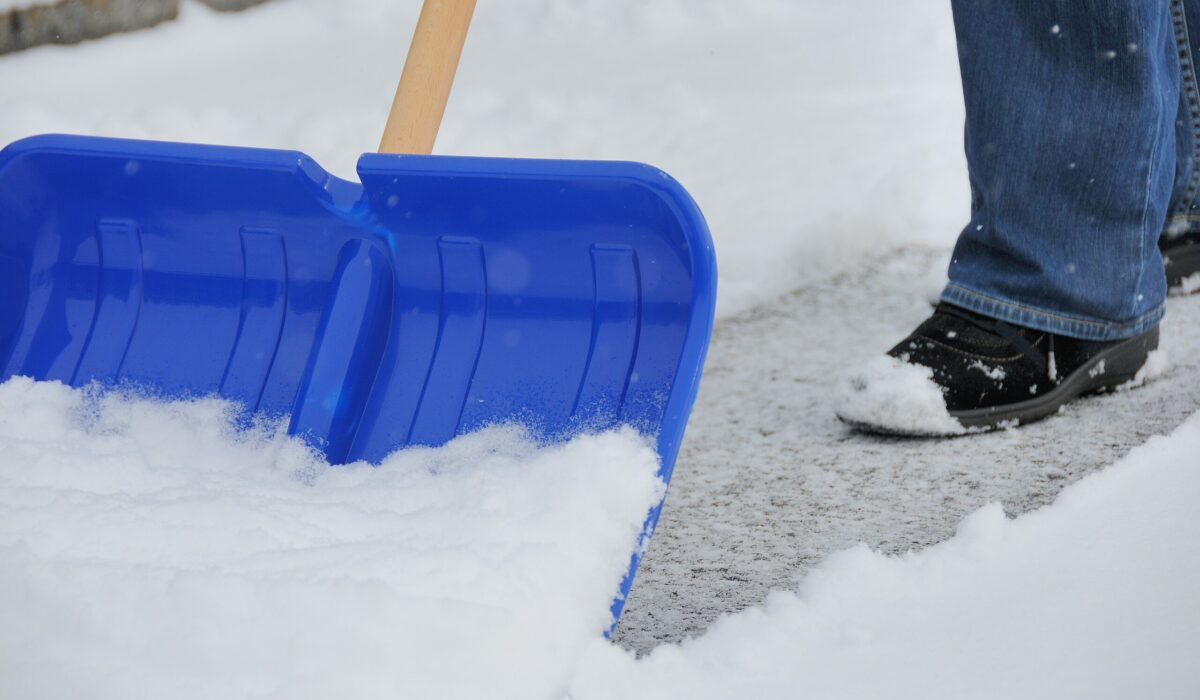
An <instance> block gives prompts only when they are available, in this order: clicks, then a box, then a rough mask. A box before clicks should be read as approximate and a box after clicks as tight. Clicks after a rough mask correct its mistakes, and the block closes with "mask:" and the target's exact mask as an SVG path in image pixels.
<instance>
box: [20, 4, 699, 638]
mask: <svg viewBox="0 0 1200 700" xmlns="http://www.w3.org/2000/svg"><path fill="white" fill-rule="evenodd" d="M473 6H474V0H431V1H429V2H426V3H425V6H424V8H423V9H422V12H421V18H420V20H419V23H418V27H417V31H416V34H415V36H414V39H413V45H412V48H411V49H410V53H409V58H408V61H407V62H406V64H405V70H404V74H403V77H402V78H401V82H400V87H399V89H398V91H397V95H396V103H395V104H394V105H393V109H392V114H391V117H390V118H389V122H388V128H387V130H386V132H385V136H384V142H383V145H382V146H381V150H382V151H384V152H386V153H388V154H365V155H363V156H362V157H361V158H360V160H359V162H358V176H359V179H360V181H361V184H360V183H355V182H349V181H345V180H341V179H338V178H336V177H334V176H332V175H330V174H329V173H327V172H325V171H324V170H322V169H321V167H320V166H318V165H317V164H316V163H315V162H314V161H313V160H311V159H310V158H309V157H308V156H305V155H303V154H301V153H298V152H295V151H274V150H259V149H248V148H229V147H224V146H201V145H191V144H178V143H155V142H140V141H125V140H115V139H102V138H88V137H80V136H36V137H33V138H29V139H25V140H22V141H18V142H16V143H13V144H11V145H10V146H8V147H7V148H5V149H4V150H3V151H0V380H4V379H8V378H10V377H13V376H17V375H22V376H29V377H33V378H35V379H41V380H56V381H60V382H63V383H65V384H69V385H71V386H76V387H78V386H84V385H87V384H90V383H92V382H99V383H100V384H102V385H118V384H119V385H126V386H129V385H132V386H137V387H141V388H142V389H144V390H148V391H152V392H155V393H156V394H158V395H161V396H167V397H188V396H202V395H218V396H221V397H225V398H228V399H231V400H234V401H237V402H240V403H241V404H242V405H244V406H245V407H246V408H247V409H248V410H250V411H252V412H256V413H260V414H264V415H267V416H280V417H282V416H290V419H289V420H290V423H289V430H290V432H291V433H293V434H296V435H299V436H303V437H304V438H305V439H307V440H309V441H310V442H311V443H312V444H313V445H315V446H317V447H319V449H321V450H323V451H324V453H325V455H326V456H327V457H328V459H329V461H330V462H331V463H335V464H338V463H345V462H348V461H354V460H368V461H372V462H377V461H379V460H381V459H382V458H383V457H385V456H386V455H388V454H389V453H390V452H392V451H393V450H396V449H397V448H401V447H404V446H406V445H440V444H443V443H445V442H446V441H448V440H450V439H451V438H453V437H455V436H456V435H460V434H462V433H465V432H469V431H471V430H474V429H477V428H480V427H482V426H487V425H491V424H497V423H511V422H519V423H522V424H524V425H526V426H528V427H529V428H530V429H531V430H532V431H533V432H534V433H535V434H536V435H539V436H540V437H542V438H544V439H547V440H562V439H566V438H569V437H570V436H572V435H574V434H577V433H579V432H583V431H596V430H602V429H607V428H611V427H614V426H618V425H632V426H634V427H635V428H637V429H638V430H639V431H642V432H643V433H645V434H646V435H649V436H652V437H653V438H654V439H655V440H656V442H657V447H658V454H659V457H660V458H661V460H662V466H661V472H660V474H661V476H662V478H663V480H664V481H666V480H669V479H670V476H671V470H672V467H673V465H674V461H675V456H676V453H677V452H678V450H679V444H680V441H681V439H682V437H683V431H684V426H685V424H686V422H687V418H688V414H689V412H690V411H691V408H692V404H693V402H694V400H695V397H696V390H697V386H698V383H699V380H700V372H701V368H702V366H703V364H704V355H705V351H706V349H707V346H708V341H709V335H710V332H711V328H712V318H713V309H714V302H715V295H716V269H715V262H714V257H713V249H712V242H711V240H710V238H709V234H708V230H707V228H706V226H705V223H704V219H703V218H702V216H701V214H700V212H699V210H698V209H697V208H696V205H695V204H694V203H693V201H692V200H691V198H690V197H689V196H688V195H687V193H686V192H685V191H684V190H683V188H682V187H680V186H679V185H678V184H677V183H676V182H675V181H674V180H672V179H671V178H670V177H668V176H667V175H666V174H665V173H663V172H662V171H660V170H658V169H655V168H652V167H649V166H645V165H639V164H634V163H619V162H583V161H561V160H513V159H500V158H461V157H440V156H431V155H428V153H429V152H430V150H431V149H432V146H433V141H434V138H435V137H436V133H437V129H438V125H439V124H440V121H441V116H442V112H443V110H444V107H445V102H446V98H447V96H448V94H449V90H450V84H451V82H452V80H453V75H454V72H455V69H456V67H457V64H458V57H459V54H460V51H461V49H462V45H463V41H464V39H465V35H466V30H467V25H468V23H469V21H470V16H471V13H472V10H473ZM399 153H404V154H409V155H398V154H399ZM660 508H661V504H660V506H659V507H656V508H655V509H654V510H653V511H652V512H651V513H650V516H649V518H648V520H647V522H646V526H645V530H644V534H643V542H642V543H640V544H639V546H638V547H637V549H636V550H635V552H634V554H633V557H632V560H631V565H630V568H629V572H628V574H627V575H626V577H625V578H624V580H623V581H622V582H621V585H620V594H619V595H618V596H617V599H616V601H615V602H614V603H613V606H612V614H613V619H614V622H615V620H616V618H617V617H618V616H619V615H620V612H621V609H622V607H623V604H624V600H625V596H626V594H627V593H628V591H629V587H630V585H631V583H632V577H633V574H634V571H635V569H636V566H637V562H638V557H639V553H640V552H641V551H642V547H643V545H644V544H645V539H646V538H648V537H649V536H650V534H651V533H652V531H653V528H654V525H655V522H656V521H657V519H658V514H659V510H660ZM614 583H615V582H614Z"/></svg>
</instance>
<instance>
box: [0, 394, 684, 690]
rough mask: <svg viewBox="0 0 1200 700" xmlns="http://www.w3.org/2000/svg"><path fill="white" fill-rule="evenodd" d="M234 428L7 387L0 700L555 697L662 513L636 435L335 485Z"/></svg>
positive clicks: (434, 458) (266, 430)
mask: <svg viewBox="0 0 1200 700" xmlns="http://www.w3.org/2000/svg"><path fill="white" fill-rule="evenodd" d="M230 415H231V407H230V406H229V405H228V404H226V403H223V402H220V401H217V400H200V401H194V402H173V403H159V402H154V401H149V400H145V399H137V398H128V397H125V398H123V397H120V396H113V395H107V396H102V397H101V396H92V395H89V394H88V393H86V392H83V391H78V390H72V389H69V388H66V387H64V386H62V385H60V384H55V383H34V382H31V381H29V380H27V379H21V378H18V379H13V380H10V381H9V382H6V383H5V384H3V385H0V620H3V624H2V625H0V697H4V698H22V699H23V700H30V699H34V698H68V697H89V698H130V697H154V698H166V697H171V698H235V697H271V698H309V697H312V698H333V697H352V698H375V697H410V698H435V697H436V698H444V697H470V698H480V697H489V698H504V697H513V698H535V697H550V696H551V695H553V694H554V693H555V692H557V690H558V689H559V684H560V683H561V682H562V681H563V679H564V678H566V677H567V676H568V675H569V673H570V671H571V670H572V669H573V668H574V667H575V665H576V664H577V662H578V656H579V654H580V653H581V652H582V650H583V648H584V647H586V646H587V645H588V644H589V643H592V642H596V643H601V642H599V641H598V640H600V639H601V638H602V633H603V632H604V630H605V629H607V627H608V625H609V622H610V619H609V611H608V607H609V604H610V602H611V601H612V597H613V595H614V594H615V592H616V590H617V585H618V583H619V581H620V578H621V576H622V574H623V573H624V572H625V569H626V567H627V565H628V563H629V555H630V552H631V550H632V548H633V546H634V545H635V543H636V541H637V537H638V534H639V532H640V530H641V526H642V522H643V520H644V519H645V516H646V513H647V509H648V508H649V507H650V506H651V505H652V504H653V503H655V502H656V501H657V499H658V498H659V497H660V496H661V493H662V489H661V487H662V485H661V482H660V481H659V480H658V479H657V477H656V472H657V461H656V460H657V458H656V455H655V453H654V451H653V450H652V449H651V447H650V446H648V445H646V444H644V442H643V440H642V439H641V438H639V437H638V436H637V435H635V434H632V433H629V432H618V433H608V434H603V435H597V436H590V437H580V438H578V439H576V440H574V441H572V442H570V443H569V444H566V445H563V446H558V447H547V448H539V447H537V446H536V445H534V444H532V443H531V442H530V441H529V440H528V439H527V438H525V437H524V435H523V434H522V433H521V432H520V431H519V430H516V429H511V428H497V429H490V430H485V431H483V432H481V433H477V434H474V435H470V436H467V437H464V438H461V439H459V440H456V441H455V442H453V443H451V444H449V445H448V446H446V447H445V448H442V449H440V450H431V449H411V450H407V451H402V452H399V453H397V454H395V455H393V456H392V457H391V458H389V459H388V460H387V461H386V462H384V464H383V465H382V466H380V467H379V468H372V467H370V466H367V465H364V464H356V465H350V466H346V467H337V468H330V467H329V466H328V465H327V464H324V463H322V462H321V461H319V460H318V459H317V458H315V457H314V455H313V454H312V453H311V452H310V451H308V450H307V449H305V448H304V447H303V445H301V443H299V442H298V441H296V440H293V439H289V438H287V437H286V436H284V435H282V434H280V432H279V430H278V429H277V428H271V427H260V428H258V429H254V430H250V431H248V432H244V433H239V432H237V431H235V430H234V429H233V428H232V427H231V426H232V424H231V423H230V420H229V419H230Z"/></svg>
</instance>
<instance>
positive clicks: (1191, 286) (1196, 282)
mask: <svg viewBox="0 0 1200 700" xmlns="http://www.w3.org/2000/svg"><path fill="white" fill-rule="evenodd" d="M1195 292H1200V272H1196V273H1194V274H1191V275H1188V276H1187V277H1184V278H1183V281H1182V282H1180V284H1179V287H1178V289H1174V290H1172V293H1173V294H1181V295H1183V294H1194V293H1195Z"/></svg>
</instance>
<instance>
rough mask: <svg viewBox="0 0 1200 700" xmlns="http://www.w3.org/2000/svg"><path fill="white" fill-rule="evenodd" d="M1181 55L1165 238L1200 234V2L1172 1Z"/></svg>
mask: <svg viewBox="0 0 1200 700" xmlns="http://www.w3.org/2000/svg"><path fill="white" fill-rule="evenodd" d="M1170 2H1171V22H1172V25H1173V27H1174V29H1175V44H1176V48H1177V50H1178V53H1179V79H1180V85H1179V114H1178V117H1177V118H1176V121H1175V144H1176V147H1175V158H1176V163H1175V186H1174V189H1173V190H1172V193H1171V205H1170V207H1169V208H1168V210H1167V211H1168V214H1167V225H1166V228H1165V229H1164V235H1166V236H1168V237H1170V236H1178V235H1182V234H1185V233H1195V232H1197V231H1200V84H1198V83H1197V66H1196V57H1197V56H1200V43H1198V41H1200V0H1170Z"/></svg>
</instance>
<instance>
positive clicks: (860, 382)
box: [834, 355, 966, 435]
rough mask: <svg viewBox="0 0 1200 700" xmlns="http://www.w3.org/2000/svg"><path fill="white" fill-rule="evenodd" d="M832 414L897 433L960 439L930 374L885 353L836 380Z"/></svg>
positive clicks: (959, 428)
mask: <svg viewBox="0 0 1200 700" xmlns="http://www.w3.org/2000/svg"><path fill="white" fill-rule="evenodd" d="M834 410H835V411H836V412H837V415H838V417H839V418H841V419H842V420H844V421H846V422H848V423H851V424H856V425H867V426H872V427H874V428H875V429H877V430H886V431H888V432H894V433H899V434H901V435H961V434H963V433H965V432H966V429H965V428H963V426H962V424H961V423H959V422H958V421H956V420H954V418H953V417H951V416H950V412H949V411H948V410H947V409H946V398H945V396H944V395H943V390H942V388H941V387H940V386H938V384H937V382H935V381H934V380H933V370H932V369H930V368H929V367H925V366H922V365H916V364H912V363H910V362H905V361H904V360H901V359H899V358H895V357H891V356H890V355H880V356H878V357H874V358H871V359H870V360H868V361H867V362H866V363H865V364H863V365H862V366H861V367H859V368H856V369H854V370H852V371H851V372H850V373H849V374H848V375H847V376H846V377H845V378H844V379H843V380H842V382H841V385H840V387H839V389H838V393H837V396H836V397H835V400H834Z"/></svg>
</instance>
